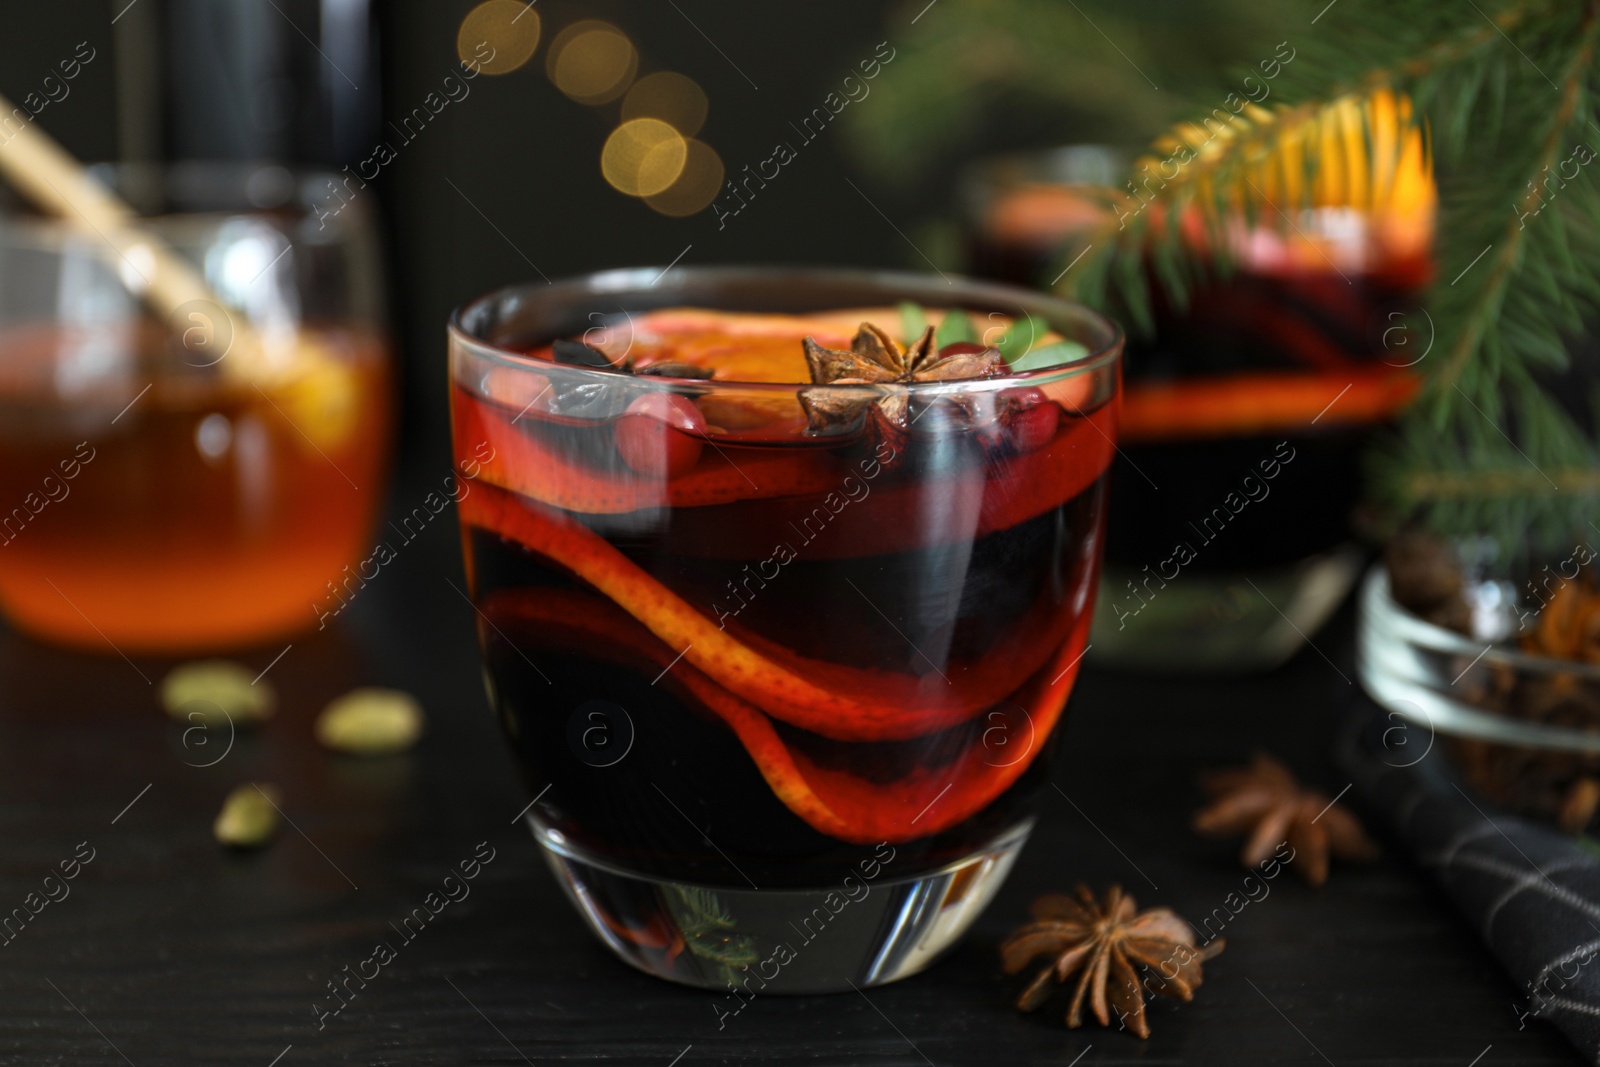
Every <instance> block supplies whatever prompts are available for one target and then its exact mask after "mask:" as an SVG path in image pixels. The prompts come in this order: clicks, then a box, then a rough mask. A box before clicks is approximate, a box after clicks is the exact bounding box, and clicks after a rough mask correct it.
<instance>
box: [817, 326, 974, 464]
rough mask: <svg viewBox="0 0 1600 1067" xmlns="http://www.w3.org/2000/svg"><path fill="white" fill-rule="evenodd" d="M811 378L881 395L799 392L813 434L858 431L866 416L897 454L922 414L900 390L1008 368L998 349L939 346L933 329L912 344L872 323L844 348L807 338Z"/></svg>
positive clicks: (963, 344) (871, 430)
mask: <svg viewBox="0 0 1600 1067" xmlns="http://www.w3.org/2000/svg"><path fill="white" fill-rule="evenodd" d="M802 344H803V345H804V348H805V355H806V363H807V365H808V366H809V367H810V368H811V380H812V382H813V383H815V384H816V385H817V386H822V387H826V386H843V385H850V386H861V385H874V386H879V387H880V388H879V389H878V391H877V395H873V394H871V393H867V392H866V391H865V390H861V389H830V388H814V389H806V390H804V391H803V392H801V394H800V405H801V407H803V408H804V409H805V413H806V419H807V421H808V422H809V424H810V428H811V432H813V433H818V434H829V433H838V432H841V430H845V429H853V428H854V427H855V426H856V425H857V424H858V422H859V420H860V419H861V418H862V416H863V415H865V416H866V418H867V429H868V432H869V433H870V434H871V435H872V436H873V437H874V438H875V439H877V440H879V441H883V442H886V443H888V444H889V445H890V447H891V448H893V449H894V450H895V451H896V452H898V451H900V445H901V443H902V442H903V441H904V440H905V437H906V434H907V433H908V432H909V431H910V426H911V423H912V422H913V421H915V419H916V418H917V416H916V415H915V414H914V413H913V412H912V410H911V395H910V393H909V391H908V390H906V389H903V388H898V387H899V386H903V385H908V384H910V383H912V382H949V381H958V380H961V379H966V378H994V377H998V376H1000V375H1002V374H1004V373H1005V372H1006V362H1005V359H1004V358H1003V357H1002V356H1001V355H1000V350H999V349H997V348H990V347H985V346H983V345H981V344H977V343H975V342H970V341H963V342H956V343H954V344H948V345H945V346H944V347H943V348H940V347H939V345H938V344H937V342H936V341H935V340H934V328H933V327H932V326H929V327H927V328H926V329H924V330H923V331H922V333H921V335H920V336H918V337H917V339H916V340H915V341H913V342H911V344H910V345H908V346H906V347H905V348H903V349H902V348H901V347H900V344H899V342H897V341H896V340H895V339H894V338H892V337H890V336H889V335H888V334H887V333H885V332H884V331H883V330H881V329H879V328H878V327H877V326H874V325H873V324H872V323H870V322H863V323H862V324H861V328H860V329H859V330H857V331H856V335H855V338H854V339H853V340H852V341H851V343H850V348H849V349H848V350H845V351H841V350H838V349H833V348H826V347H824V346H822V345H819V344H818V343H817V342H816V341H815V340H813V339H812V338H810V337H807V338H805V340H804V341H803V342H802Z"/></svg>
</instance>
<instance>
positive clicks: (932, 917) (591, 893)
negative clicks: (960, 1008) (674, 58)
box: [528, 815, 1033, 1014]
mask: <svg viewBox="0 0 1600 1067" xmlns="http://www.w3.org/2000/svg"><path fill="white" fill-rule="evenodd" d="M528 822H529V824H530V826H531V827H532V829H533V833H534V837H535V838H536V839H537V840H538V841H539V843H540V844H541V845H543V846H544V850H545V858H546V859H547V860H548V861H549V863H550V868H551V870H553V871H554V872H555V874H556V877H557V878H558V879H559V880H560V882H561V884H562V886H563V887H564V888H565V889H566V891H567V895H568V897H570V898H571V899H572V902H573V904H575V905H576V906H577V908H578V911H579V912H580V913H581V914H582V915H583V916H584V918H585V919H587V920H588V922H589V926H590V928H591V929H592V930H594V932H595V933H596V934H597V935H598V936H599V937H600V940H602V941H604V942H605V943H606V944H607V945H609V946H610V947H611V950H612V951H613V952H615V953H616V954H617V955H618V956H620V957H622V959H623V960H625V961H626V962H628V963H630V964H632V965H633V966H635V967H637V968H639V969H640V970H641V971H645V972H647V973H649V974H653V975H656V976H657V977H660V978H665V979H668V980H669V981H673V982H681V983H683V984H685V985H692V986H699V987H701V988H704V989H716V990H720V991H722V992H723V993H725V994H727V996H728V1004H727V1005H726V1009H727V1012H728V1013H730V1014H731V1013H735V1012H737V1011H738V1010H739V1009H740V1007H742V1005H743V1004H744V1003H746V1002H748V1001H749V999H750V998H751V997H753V996H756V995H760V994H777V993H791V994H792V993H837V992H844V991H848V990H850V989H851V988H852V987H854V988H862V987H865V986H874V985H882V984H884V983H885V982H893V981H896V980H898V979H901V978H906V977H908V976H910V975H913V974H916V973H917V972H918V971H921V970H922V969H923V968H925V967H927V966H928V965H929V964H931V963H932V962H933V961H934V960H935V959H937V958H938V957H939V955H940V954H941V953H942V952H944V950H945V949H947V948H949V947H950V946H951V945H953V944H955V942H956V940H957V939H958V938H959V937H960V936H961V935H962V934H963V933H965V932H966V930H967V928H968V927H969V926H971V925H972V923H973V921H974V920H975V919H977V917H978V916H979V915H980V914H981V913H982V912H983V909H984V908H986V907H987V906H988V905H989V902H990V901H991V900H992V899H993V898H994V895H995V892H996V891H997V890H999V888H1000V886H1001V884H1002V883H1003V882H1004V881H1005V878H1006V875H1007V874H1008V873H1010V870H1011V865H1012V863H1014V862H1015V861H1016V858H1017V855H1018V853H1020V852H1021V851H1022V846H1023V844H1024V843H1025V842H1026V841H1027V839H1028V834H1029V833H1030V832H1031V831H1032V829H1033V823H1032V821H1031V820H1029V821H1027V822H1025V823H1022V824H1019V825H1017V826H1014V827H1012V828H1011V829H1010V830H1008V831H1006V833H1004V834H1002V835H1001V836H1000V837H999V838H997V839H996V840H995V841H993V842H992V843H991V844H990V845H989V846H988V847H987V848H984V849H982V850H980V851H977V852H974V853H972V854H971V855H969V856H967V857H965V858H964V859H961V860H958V861H957V862H955V863H952V864H949V865H947V866H945V867H942V868H940V869H939V870H936V871H932V872H929V873H927V874H923V875H920V876H918V877H915V878H891V877H890V876H889V872H890V871H892V870H893V847H892V846H889V845H880V846H878V851H877V853H875V854H874V857H875V858H869V859H866V860H863V861H861V862H860V863H859V864H858V865H857V867H856V868H854V869H851V870H844V871H841V872H840V876H839V882H838V884H837V885H829V886H819V887H817V888H815V889H760V888H732V887H728V886H715V887H711V886H703V885H691V884H687V883H683V882H676V881H671V880H668V879H663V878H660V877H657V876H653V875H645V874H640V873H636V872H631V871H627V870H623V869H622V868H620V867H617V866H616V865H614V864H612V863H609V862H603V861H600V860H597V859H595V858H593V857H590V856H587V855H585V854H583V853H582V852H581V851H579V850H576V849H574V848H573V847H572V844H571V843H570V842H568V841H567V840H566V839H565V838H564V837H563V836H562V835H561V834H560V832H558V831H555V830H552V829H549V828H547V827H544V826H541V825H540V824H539V823H537V822H536V821H535V820H534V819H533V817H532V816H531V815H530V816H528Z"/></svg>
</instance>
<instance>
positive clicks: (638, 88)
mask: <svg viewBox="0 0 1600 1067" xmlns="http://www.w3.org/2000/svg"><path fill="white" fill-rule="evenodd" d="M708 107H709V102H708V101H707V100H706V94H705V90H703V89H701V88H700V86H698V85H696V84H695V82H694V79H693V78H688V77H685V76H684V75H682V74H679V73H677V72H676V71H670V70H663V71H658V72H657V73H655V74H647V75H645V76H644V77H643V78H640V79H639V80H638V81H636V82H634V83H633V88H632V89H629V90H628V95H627V96H626V97H625V98H624V99H623V101H622V118H623V120H624V121H626V120H627V119H660V120H661V121H662V122H665V123H667V124H668V125H670V126H671V127H672V128H673V129H675V130H677V131H678V132H679V133H681V134H683V135H684V136H685V137H693V136H694V135H695V134H697V133H699V132H700V127H701V126H703V125H705V121H706V110H707V108H708Z"/></svg>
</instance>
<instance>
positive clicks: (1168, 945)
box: [1000, 885, 1224, 1038]
mask: <svg viewBox="0 0 1600 1067" xmlns="http://www.w3.org/2000/svg"><path fill="white" fill-rule="evenodd" d="M1032 910H1033V922H1031V923H1029V924H1028V925H1026V926H1024V927H1022V928H1020V929H1019V930H1017V931H1016V932H1015V933H1013V934H1012V935H1011V936H1010V937H1008V938H1006V940H1005V943H1004V944H1002V945H1001V946H1000V957H1001V961H1002V963H1003V965H1004V967H1005V970H1006V973H1007V974H1015V973H1017V972H1018V971H1020V970H1022V968H1024V967H1026V966H1027V965H1028V963H1029V962H1030V961H1032V960H1034V959H1037V958H1038V957H1040V956H1047V957H1049V958H1050V964H1049V966H1047V967H1045V969H1044V970H1042V971H1040V972H1039V973H1038V975H1037V976H1036V977H1035V978H1034V980H1033V981H1032V982H1030V983H1028V987H1027V988H1026V989H1024V990H1023V991H1022V995H1021V996H1020V997H1019V998H1018V999H1017V1007H1018V1008H1019V1009H1020V1010H1022V1011H1033V1010H1034V1009H1036V1008H1038V1007H1040V1006H1041V1005H1042V1004H1044V1002H1045V1001H1046V1000H1048V999H1049V998H1050V991H1051V987H1052V979H1053V980H1054V982H1055V983H1056V984H1059V983H1063V982H1065V981H1066V980H1067V979H1068V978H1070V977H1072V975H1074V974H1077V975H1078V976H1079V977H1078V987H1077V989H1076V990H1075V991H1074V992H1073V995H1072V1004H1071V1006H1070V1007H1068V1009H1067V1026H1069V1027H1072V1028H1074V1029H1076V1028H1077V1027H1079V1026H1081V1025H1083V1005H1084V1002H1085V1000H1086V999H1087V1001H1088V1004H1089V1010H1090V1011H1092V1012H1094V1017H1095V1018H1096V1019H1097V1020H1099V1022H1100V1025H1101V1026H1110V1025H1111V1013H1112V1011H1113V1010H1114V1011H1115V1012H1116V1015H1117V1018H1118V1019H1120V1020H1121V1021H1122V1022H1123V1023H1124V1024H1125V1025H1126V1026H1127V1027H1128V1029H1130V1030H1132V1031H1133V1032H1134V1033H1136V1034H1138V1035H1139V1036H1140V1037H1142V1038H1147V1037H1149V1036H1150V1024H1149V1023H1148V1022H1147V1021H1146V1020H1145V1014H1144V993H1145V990H1146V989H1148V990H1149V991H1150V992H1152V993H1159V994H1161V995H1162V996H1168V997H1175V998H1177V999H1178V1000H1191V999H1193V997H1194V991H1195V989H1196V987H1198V986H1199V985H1200V980H1201V974H1200V965H1201V964H1202V963H1203V962H1204V961H1206V960H1208V959H1210V958H1211V957H1213V956H1215V955H1216V954H1217V953H1219V952H1221V951H1222V948H1223V945H1224V941H1223V939H1222V938H1217V939H1216V940H1214V941H1211V942H1209V943H1207V944H1205V945H1197V944H1195V936H1194V929H1193V928H1192V927H1191V926H1190V925H1189V924H1188V923H1187V922H1185V921H1184V920H1182V919H1180V918H1179V917H1178V916H1177V915H1176V914H1174V913H1173V912H1172V911H1171V910H1170V909H1168V908H1152V909H1150V910H1149V911H1140V910H1139V906H1138V904H1136V903H1135V902H1134V899H1133V898H1132V897H1131V896H1129V895H1127V894H1126V893H1124V892H1123V891H1122V887H1120V886H1112V887H1111V888H1110V889H1108V890H1106V893H1105V896H1104V898H1103V899H1101V900H1096V899H1095V896H1094V893H1092V892H1091V891H1090V890H1089V887H1088V886H1085V885H1080V886H1078V895H1077V897H1076V898H1073V897H1071V896H1068V895H1066V894H1064V893H1052V894H1049V895H1047V896H1043V897H1040V898H1039V899H1038V900H1036V901H1034V902H1033V909H1032ZM1141 971H1142V972H1143V973H1142V974H1141Z"/></svg>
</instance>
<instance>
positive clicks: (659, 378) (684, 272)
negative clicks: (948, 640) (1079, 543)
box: [447, 265, 1126, 394]
mask: <svg viewBox="0 0 1600 1067" xmlns="http://www.w3.org/2000/svg"><path fill="white" fill-rule="evenodd" d="M734 282H737V283H742V284H744V285H764V286H768V287H777V286H781V285H784V284H805V283H807V282H812V283H821V282H827V283H829V284H832V285H838V286H842V287H849V288H851V289H859V290H860V292H861V295H862V300H861V301H860V303H858V304H856V305H849V304H843V305H836V306H841V307H850V306H856V307H867V306H871V304H872V297H873V296H874V295H878V296H880V297H883V299H884V302H885V303H888V304H894V303H898V302H899V301H900V300H909V299H911V298H910V297H909V296H906V295H904V294H907V293H922V294H926V296H927V298H928V299H927V302H926V304H925V306H928V307H935V308H937V307H961V308H963V309H967V310H974V309H982V308H988V309H990V310H1002V309H1004V308H1008V307H1009V308H1011V309H1013V310H1014V311H1016V312H1019V313H1021V312H1026V313H1030V314H1037V315H1039V317H1041V318H1043V319H1044V320H1045V321H1046V322H1047V323H1049V324H1050V326H1051V328H1052V329H1054V330H1056V331H1057V332H1062V331H1063V326H1062V324H1063V323H1072V324H1075V325H1077V326H1078V327H1079V331H1078V336H1072V335H1071V334H1068V337H1069V339H1071V340H1077V341H1078V342H1079V343H1082V344H1085V347H1087V348H1089V354H1088V355H1087V356H1084V357H1083V358H1081V359H1077V360H1074V361H1072V362H1071V363H1066V364H1062V365H1060V366H1056V367H1043V368H1040V369H1038V370H1031V371H1021V372H1011V373H1007V374H1003V375H998V376H996V377H993V378H963V379H957V380H954V381H933V382H903V383H894V384H896V385H897V386H898V387H900V388H904V389H906V390H907V391H910V392H917V393H923V394H930V393H950V392H961V391H966V390H973V389H977V390H981V391H988V390H997V389H1005V388H1012V387H1015V386H1018V385H1032V384H1036V383H1040V382H1055V381H1061V380H1063V379H1066V378H1072V377H1077V376H1080V375H1084V374H1090V373H1093V372H1095V371H1100V370H1105V369H1107V368H1109V367H1114V366H1115V365H1116V364H1117V363H1118V361H1119V360H1120V359H1121V358H1122V352H1123V346H1124V344H1125V342H1126V336H1125V334H1124V333H1123V330H1122V327H1120V326H1119V325H1118V324H1117V323H1116V322H1115V321H1114V320H1112V319H1110V318H1108V317H1107V316H1105V315H1103V314H1101V313H1100V312H1098V311H1096V310H1094V309H1093V308H1091V307H1089V306H1088V305H1086V304H1080V303H1078V302H1076V301H1073V300H1064V299H1062V298H1060V297H1057V296H1053V295H1051V294H1049V293H1044V292H1040V291H1038V290H1033V289H1026V288H1022V287H1020V286H1014V285H1005V284H1002V283H997V282H987V281H980V280H976V279H972V278H967V277H964V276H961V275H934V274H919V273H915V272H912V271H890V270H875V269H867V268H859V267H815V266H783V265H751V266H743V265H719V266H694V267H677V266H667V267H620V268H612V269H608V270H601V271H595V272H593V273H589V274H581V275H575V276H573V277H571V278H563V279H561V280H559V281H553V282H521V283H517V284H513V285H508V286H502V287H501V288H498V289H494V290H492V291H490V292H488V293H484V294H482V295H480V296H478V297H475V298H473V299H471V300H468V301H466V302H465V303H463V304H460V305H458V306H457V307H456V308H455V309H454V310H453V311H452V312H451V313H450V318H449V320H448V324H447V333H448V336H449V339H450V341H451V343H452V344H459V345H462V346H464V347H465V348H467V349H469V350H471V351H472V352H473V354H475V355H477V356H479V357H480V358H485V359H490V360H493V361H495V362H497V363H499V364H500V365H502V366H506V367H511V368H515V369H519V370H525V371H530V372H535V373H541V374H544V373H548V372H549V369H550V368H551V367H552V366H555V367H559V368H560V370H561V373H562V374H563V375H567V374H570V375H572V376H573V378H574V379H575V380H580V381H581V380H584V379H586V378H587V379H589V380H592V381H594V382H596V383H606V382H612V383H616V382H617V381H618V377H619V376H618V375H617V373H616V371H614V370H602V369H599V368H590V367H580V366H575V365H572V364H566V363H554V364H553V363H551V362H550V361H549V360H543V359H535V358H534V357H532V356H529V355H527V354H525V353H524V352H521V351H517V350H514V349H510V348H506V347H502V346H501V345H498V344H496V343H494V342H492V341H490V340H488V339H486V338H485V337H482V336H480V332H481V331H480V332H474V329H473V328H472V326H471V325H469V321H470V320H471V319H472V318H474V317H479V316H487V315H488V314H489V313H490V312H491V311H492V310H493V309H494V308H495V307H497V306H503V305H505V304H507V303H510V302H515V301H517V300H518V299H519V298H523V297H527V296H530V295H539V296H543V297H544V298H545V299H547V300H548V301H550V302H551V303H552V304H553V305H555V306H562V307H573V306H578V305H581V304H583V303H584V301H585V300H593V299H594V298H597V297H605V296H619V295H624V294H630V293H631V294H641V293H663V294H670V293H671V292H673V291H678V290H681V291H684V292H686V293H687V292H690V291H692V290H693V289H694V288H695V287H698V286H706V285H713V286H714V285H716V284H718V283H734ZM889 294H899V295H898V296H896V295H889ZM682 303H684V304H686V305H688V306H694V305H695V301H693V300H692V299H686V300H685V301H683V302H682ZM661 306H673V305H671V304H663V305H661ZM701 306H709V307H713V308H715V306H716V305H715V304H714V303H710V304H702V305H701ZM816 310H819V311H821V310H826V309H825V308H818V309H816ZM795 314H801V313H799V312H796V313H795ZM1085 335H1088V336H1085ZM1096 335H1097V336H1096ZM1089 341H1093V343H1088V342H1089ZM630 380H637V379H633V378H632V377H631V376H630ZM645 380H647V381H652V382H660V383H662V384H672V385H676V386H680V387H684V386H690V387H693V388H695V389H696V390H698V391H701V392H708V391H712V392H714V391H719V390H741V391H742V390H757V391H770V392H783V393H793V392H795V391H796V390H799V389H815V388H828V389H840V390H845V389H852V390H862V391H864V392H874V391H878V390H881V389H882V388H883V386H882V385H881V384H863V385H832V384H830V385H827V386H825V387H824V386H818V385H817V384H816V383H815V382H809V381H807V382H749V381H739V380H735V379H731V378H721V379H706V378H673V377H670V376H668V375H648V376H646V378H645Z"/></svg>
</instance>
